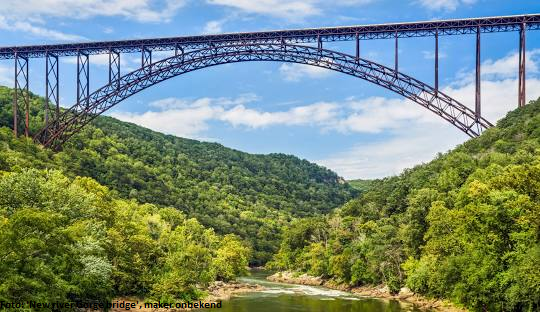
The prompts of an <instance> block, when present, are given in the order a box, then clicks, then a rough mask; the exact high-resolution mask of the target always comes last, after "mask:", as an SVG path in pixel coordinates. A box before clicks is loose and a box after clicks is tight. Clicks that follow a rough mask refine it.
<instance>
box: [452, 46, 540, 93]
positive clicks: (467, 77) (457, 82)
mask: <svg viewBox="0 0 540 312" xmlns="http://www.w3.org/2000/svg"><path fill="white" fill-rule="evenodd" d="M539 58H540V49H534V50H529V51H527V53H526V54H525V61H526V64H527V74H528V75H531V74H538V73H539V65H538V63H539V61H540V60H539ZM518 60H519V54H518V53H517V52H512V53H510V54H508V55H506V56H505V57H502V58H500V59H496V60H493V59H487V60H485V61H483V62H482V66H481V69H480V74H481V75H482V79H489V80H501V79H507V78H515V77H517V76H518ZM474 80H475V72H474V70H468V69H463V70H461V71H459V72H458V74H457V76H456V78H455V79H454V82H453V85H454V86H464V85H467V84H470V83H471V82H473V81H474Z"/></svg>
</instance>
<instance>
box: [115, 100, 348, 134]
mask: <svg viewBox="0 0 540 312" xmlns="http://www.w3.org/2000/svg"><path fill="white" fill-rule="evenodd" d="M258 100H260V98H259V97H258V96H257V95H255V94H252V93H248V94H242V95H240V96H238V97H236V98H225V97H221V98H208V97H205V98H200V99H178V98H165V99H162V100H158V101H155V102H152V103H150V106H151V107H153V108H156V109H157V110H156V111H147V112H144V113H130V112H120V111H117V112H113V113H111V116H113V117H115V118H118V119H120V120H123V121H127V122H133V123H136V124H139V125H141V126H144V127H148V128H150V129H153V130H156V131H160V132H164V133H168V134H174V135H177V136H182V137H188V138H196V139H202V138H204V137H205V136H204V131H206V130H207V129H208V127H209V126H208V123H209V122H210V121H212V120H214V121H222V122H225V123H228V124H230V125H232V126H235V127H237V126H243V127H247V128H252V129H255V128H263V127H268V126H276V125H288V126H292V125H312V124H316V125H324V124H327V123H330V122H332V120H334V119H335V117H336V116H337V113H338V111H337V105H336V104H334V103H315V104H312V105H306V106H299V107H294V108H291V109H289V110H287V111H277V112H264V111H259V110H255V109H250V108H246V106H245V105H246V104H248V103H252V102H255V101H258Z"/></svg>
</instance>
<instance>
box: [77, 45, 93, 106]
mask: <svg viewBox="0 0 540 312" xmlns="http://www.w3.org/2000/svg"><path fill="white" fill-rule="evenodd" d="M89 97H90V58H89V56H88V54H85V53H82V52H80V51H79V52H77V104H79V105H80V104H85V105H86V106H88V104H89V103H90V99H89ZM83 101H84V102H83Z"/></svg>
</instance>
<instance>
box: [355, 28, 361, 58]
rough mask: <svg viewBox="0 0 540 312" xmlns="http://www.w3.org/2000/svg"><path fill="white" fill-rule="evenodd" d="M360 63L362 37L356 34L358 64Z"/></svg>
mask: <svg viewBox="0 0 540 312" xmlns="http://www.w3.org/2000/svg"><path fill="white" fill-rule="evenodd" d="M358 62H360V35H358V33H356V63H358Z"/></svg>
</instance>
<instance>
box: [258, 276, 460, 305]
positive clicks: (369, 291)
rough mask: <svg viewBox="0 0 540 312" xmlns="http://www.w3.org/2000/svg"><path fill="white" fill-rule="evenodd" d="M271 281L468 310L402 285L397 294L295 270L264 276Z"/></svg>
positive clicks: (385, 289)
mask: <svg viewBox="0 0 540 312" xmlns="http://www.w3.org/2000/svg"><path fill="white" fill-rule="evenodd" d="M266 279H267V280H269V281H272V282H278V283H285V284H298V285H307V286H323V287H326V288H329V289H334V290H340V291H346V292H349V293H351V294H355V295H360V296H365V297H371V298H378V299H387V300H398V301H401V302H403V303H407V304H412V305H414V306H415V307H416V308H419V309H422V310H427V309H432V310H435V311H442V312H466V311H468V310H466V309H463V308H459V307H456V306H455V305H454V304H453V303H451V302H450V301H447V300H439V299H428V298H426V297H423V296H421V295H419V294H415V293H413V292H412V291H411V290H409V289H408V288H406V287H404V288H402V289H401V290H400V292H399V293H398V294H395V295H393V294H391V293H390V291H389V289H388V287H387V286H385V285H378V286H375V285H370V286H357V287H350V286H347V285H343V284H338V283H335V282H333V281H332V280H326V279H323V278H322V277H319V276H310V275H308V274H305V273H304V274H300V273H295V272H289V271H284V272H277V273H274V274H272V275H270V276H268V277H267V278H266Z"/></svg>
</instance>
